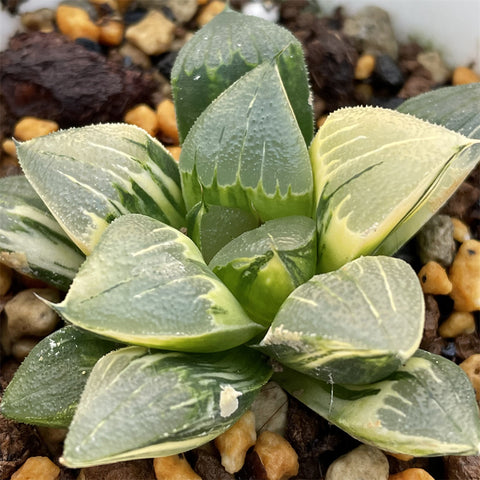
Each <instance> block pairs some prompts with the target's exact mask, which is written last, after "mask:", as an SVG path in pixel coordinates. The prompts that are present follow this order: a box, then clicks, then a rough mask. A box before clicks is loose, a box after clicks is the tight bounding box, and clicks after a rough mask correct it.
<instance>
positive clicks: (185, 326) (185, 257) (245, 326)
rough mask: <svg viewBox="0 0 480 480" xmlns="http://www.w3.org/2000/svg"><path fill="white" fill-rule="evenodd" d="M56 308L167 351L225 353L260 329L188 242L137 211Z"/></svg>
mask: <svg viewBox="0 0 480 480" xmlns="http://www.w3.org/2000/svg"><path fill="white" fill-rule="evenodd" d="M52 306H53V308H54V309H55V310H56V311H57V312H58V313H59V314H60V315H62V317H64V318H65V319H66V320H67V321H69V322H70V323H73V324H74V325H77V326H79V327H81V328H84V329H85V330H89V331H91V332H94V333H97V334H99V335H102V336H106V337H109V338H113V339H116V340H118V341H120V342H125V343H133V344H136V345H145V346H149V347H158V348H165V349H169V350H170V349H173V350H181V351H194V352H211V351H220V350H226V349H228V348H232V347H234V346H237V345H240V344H242V343H244V342H246V341H247V340H249V339H250V338H252V337H253V336H255V335H257V334H259V333H260V332H261V331H262V330H263V327H261V326H260V325H258V324H256V323H254V322H253V321H252V320H250V318H248V316H247V315H246V314H245V312H244V311H243V309H242V308H241V306H240V304H239V303H238V302H237V300H236V299H235V297H234V296H233V295H232V294H231V293H230V291H229V290H228V289H227V287H225V285H223V283H222V282H220V280H219V279H218V278H217V277H216V276H215V275H214V274H213V273H212V272H211V270H209V269H208V267H207V266H206V264H205V262H204V261H203V259H202V256H201V254H200V252H199V250H198V249H197V247H196V246H195V244H194V243H193V242H192V241H191V240H190V239H189V238H188V237H186V236H185V235H183V234H182V233H180V232H179V231H178V230H175V229H174V228H172V227H170V226H168V225H165V224H163V223H161V222H159V221H158V220H155V219H153V218H149V217H146V216H144V215H138V214H129V215H124V216H122V217H120V218H118V219H116V220H115V221H114V222H112V224H111V225H110V226H109V227H108V228H107V230H106V231H105V233H104V234H103V236H102V238H101V239H100V242H99V243H98V245H97V247H96V248H95V249H94V250H93V252H92V254H91V255H90V256H89V257H88V258H87V260H86V261H85V263H84V264H83V265H82V268H81V269H80V271H79V273H78V275H77V276H76V277H75V279H74V281H73V283H72V286H71V287H70V290H69V291H68V293H67V296H66V297H65V299H64V301H63V302H61V303H60V304H56V305H52Z"/></svg>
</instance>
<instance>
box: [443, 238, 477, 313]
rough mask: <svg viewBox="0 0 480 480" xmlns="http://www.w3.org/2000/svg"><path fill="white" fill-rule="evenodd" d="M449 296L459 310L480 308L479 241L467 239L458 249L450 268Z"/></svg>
mask: <svg viewBox="0 0 480 480" xmlns="http://www.w3.org/2000/svg"><path fill="white" fill-rule="evenodd" d="M449 278H450V281H451V282H452V291H451V292H450V297H451V298H452V299H453V301H454V308H455V310H457V311H459V312H473V311H475V310H480V241H478V240H474V239H472V240H467V241H466V242H464V243H462V245H461V246H460V248H459V249H458V252H457V255H456V256H455V259H454V261H453V263H452V266H451V268H450V275H449Z"/></svg>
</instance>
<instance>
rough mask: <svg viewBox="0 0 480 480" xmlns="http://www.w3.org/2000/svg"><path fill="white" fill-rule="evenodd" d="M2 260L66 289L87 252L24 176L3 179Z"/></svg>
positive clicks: (0, 191)
mask: <svg viewBox="0 0 480 480" xmlns="http://www.w3.org/2000/svg"><path fill="white" fill-rule="evenodd" d="M0 249H1V252H0V261H1V262H2V263H4V264H6V265H8V266H10V267H12V268H14V269H15V270H17V271H19V272H20V273H23V274H25V275H28V276H31V277H34V278H39V279H41V280H44V281H46V282H48V283H50V284H52V285H54V286H56V287H58V288H60V289H61V290H67V288H68V286H69V285H70V283H71V282H72V280H73V277H74V276H75V274H76V273H77V271H78V269H79V267H80V265H81V263H82V262H83V260H84V258H85V257H84V255H83V254H82V252H80V250H78V248H77V247H76V246H75V244H74V243H73V242H72V241H71V240H70V238H69V237H68V236H67V235H66V234H65V232H64V231H63V229H62V228H61V227H60V225H59V224H58V222H57V221H56V220H55V218H54V217H53V216H52V214H51V213H50V211H49V210H48V209H47V207H46V206H45V204H44V203H43V202H42V200H41V199H40V197H39V196H38V195H37V194H36V192H35V190H33V188H32V187H31V185H30V184H29V183H28V181H27V179H26V178H25V177H24V176H15V177H6V178H2V179H0Z"/></svg>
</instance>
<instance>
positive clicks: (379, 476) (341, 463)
mask: <svg viewBox="0 0 480 480" xmlns="http://www.w3.org/2000/svg"><path fill="white" fill-rule="evenodd" d="M388 474H389V464H388V460H387V457H386V456H385V455H384V454H383V453H382V452H381V451H380V450H379V449H378V448H375V447H370V446H368V445H360V446H359V447H357V448H355V449H354V450H352V451H350V452H348V453H347V454H346V455H342V456H341V457H339V458H337V459H336V460H335V461H334V462H333V463H332V464H331V465H330V467H328V470H327V476H326V477H325V478H326V480H373V479H375V480H388Z"/></svg>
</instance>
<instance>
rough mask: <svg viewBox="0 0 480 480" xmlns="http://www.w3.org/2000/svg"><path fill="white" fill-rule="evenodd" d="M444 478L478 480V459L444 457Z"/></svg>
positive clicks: (479, 461) (479, 473) (479, 475)
mask: <svg viewBox="0 0 480 480" xmlns="http://www.w3.org/2000/svg"><path fill="white" fill-rule="evenodd" d="M444 464H445V474H446V475H445V476H446V478H448V480H479V479H480V457H479V456H470V457H453V456H450V457H445V458H444Z"/></svg>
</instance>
